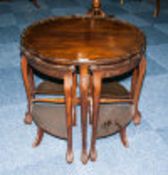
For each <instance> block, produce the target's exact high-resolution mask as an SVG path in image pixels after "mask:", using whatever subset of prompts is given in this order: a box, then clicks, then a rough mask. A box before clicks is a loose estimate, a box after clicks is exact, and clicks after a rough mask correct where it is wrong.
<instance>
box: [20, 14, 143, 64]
mask: <svg viewBox="0 0 168 175" xmlns="http://www.w3.org/2000/svg"><path fill="white" fill-rule="evenodd" d="M144 43H145V38H144V35H143V33H142V32H141V31H140V30H139V29H138V28H136V27H135V26H133V25H130V24H129V23H126V22H122V21H119V20H117V19H113V18H107V17H106V18H87V17H64V18H52V19H48V20H44V21H41V22H38V23H36V24H34V25H31V26H30V27H29V28H28V29H27V30H26V31H25V32H24V34H23V36H22V43H21V45H22V52H23V53H24V54H25V55H26V56H27V57H38V58H40V59H43V60H45V61H47V62H49V63H57V64H86V63H87V64H91V63H95V64H108V63H114V62H116V61H122V60H124V59H128V58H131V57H132V56H134V55H138V54H140V55H141V54H142V53H143V52H144V49H145V48H144V47H143V46H144Z"/></svg>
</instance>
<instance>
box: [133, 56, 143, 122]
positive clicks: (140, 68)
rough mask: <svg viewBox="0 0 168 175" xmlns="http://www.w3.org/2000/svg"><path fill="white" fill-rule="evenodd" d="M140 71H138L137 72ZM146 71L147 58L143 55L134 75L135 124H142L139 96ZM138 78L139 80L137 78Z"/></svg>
mask: <svg viewBox="0 0 168 175" xmlns="http://www.w3.org/2000/svg"><path fill="white" fill-rule="evenodd" d="M136 71H138V72H136ZM145 71H146V58H145V57H144V56H143V58H142V60H141V62H140V64H139V66H138V70H135V72H134V75H133V81H135V82H133V84H134V86H135V87H134V95H133V99H134V105H135V115H134V118H133V122H134V123H135V124H140V122H141V113H140V112H139V110H138V103H139V96H140V91H141V88H142V83H143V79H144V75H145ZM135 79H137V80H135Z"/></svg>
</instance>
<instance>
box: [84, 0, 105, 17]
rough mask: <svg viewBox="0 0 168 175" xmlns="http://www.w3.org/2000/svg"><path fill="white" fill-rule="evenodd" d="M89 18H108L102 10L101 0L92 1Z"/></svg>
mask: <svg viewBox="0 0 168 175" xmlns="http://www.w3.org/2000/svg"><path fill="white" fill-rule="evenodd" d="M87 15H89V16H102V17H104V16H106V14H105V13H104V12H103V11H102V9H101V1H100V0H92V8H91V10H89V12H88V14H87Z"/></svg>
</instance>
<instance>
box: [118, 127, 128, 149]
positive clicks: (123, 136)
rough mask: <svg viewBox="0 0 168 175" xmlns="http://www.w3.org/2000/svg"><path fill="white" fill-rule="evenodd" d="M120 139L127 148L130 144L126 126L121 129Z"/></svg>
mask: <svg viewBox="0 0 168 175" xmlns="http://www.w3.org/2000/svg"><path fill="white" fill-rule="evenodd" d="M120 138H121V142H122V143H123V145H124V146H125V147H126V148H127V147H128V146H129V144H128V138H127V133H126V126H125V127H124V128H121V129H120Z"/></svg>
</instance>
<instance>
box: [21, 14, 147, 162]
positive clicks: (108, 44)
mask: <svg viewBox="0 0 168 175" xmlns="http://www.w3.org/2000/svg"><path fill="white" fill-rule="evenodd" d="M144 52H145V36H144V34H143V32H141V31H140V30H139V29H138V28H137V27H135V26H133V25H131V24H129V23H127V22H123V21H120V20H118V19H115V18H109V17H102V16H97V15H96V16H90V17H86V16H85V17H74V16H71V17H53V18H50V19H46V20H42V21H40V22H37V23H34V24H32V25H31V26H30V27H28V28H27V29H25V30H24V32H23V34H22V36H21V55H22V71H23V75H24V76H23V79H24V82H25V88H26V92H27V97H28V104H29V103H30V102H33V103H35V102H42V103H46V102H47V103H66V106H67V108H66V109H67V111H66V114H67V116H68V118H67V119H68V120H67V131H68V132H67V134H68V150H67V161H68V162H72V160H73V152H72V125H74V124H75V123H76V122H75V120H76V117H75V111H74V109H75V105H77V104H80V105H81V123H82V124H81V126H82V151H81V160H82V162H83V163H84V164H86V163H87V161H88V158H89V154H88V150H87V116H88V110H89V109H91V111H90V113H91V112H93V116H91V118H90V123H91V124H92V127H93V133H92V143H91V151H90V156H91V159H92V160H95V159H96V155H97V154H96V147H95V144H96V135H97V133H96V132H97V131H96V128H97V120H98V116H99V103H122V102H127V103H129V102H133V103H134V102H135V101H136V100H138V98H139V93H137V95H136V96H137V98H136V99H130V98H128V99H125V98H114V97H112V98H106V97H101V93H100V92H101V88H102V87H103V86H102V78H107V77H115V76H120V75H122V74H124V73H126V72H128V71H131V70H133V69H134V68H136V67H138V65H139V64H140V63H141V60H142V57H143V55H144ZM67 65H69V66H67ZM28 66H30V67H33V69H35V70H37V71H39V72H40V73H42V74H44V75H47V76H49V77H53V78H61V79H62V80H64V90H61V91H62V92H64V94H65V99H64V98H60V99H54V98H52V99H48V98H45V99H37V98H33V97H31V93H32V91H33V93H35V91H36V90H35V89H31V83H29V82H28V81H29V79H30V78H29V75H28V73H29V72H28V71H27V69H28ZM67 67H68V68H69V69H68V72H67ZM78 68H79V71H78ZM77 73H79V74H80V83H79V87H80V97H76V86H77V84H76V77H75V74H77ZM68 77H69V78H68ZM137 78H138V77H137ZM142 78H143V77H141V78H140V80H139V82H140V83H139V84H138V86H140V85H141V80H142ZM74 81H75V82H74ZM135 83H138V81H137V79H136V80H135ZM72 85H73V86H72ZM132 87H133V89H134V90H135V91H137V89H138V87H137V86H136V87H134V86H132ZM45 88H46V89H45ZM51 88H52V87H51ZM91 89H93V90H91ZM44 90H46V91H51V89H47V87H46V86H45V84H41V88H39V89H38V91H39V92H40V91H41V92H42V91H44ZM38 91H36V92H38ZM127 96H128V95H127ZM134 100H135V101H134ZM137 105H138V103H137ZM125 132H126V130H125V128H123V130H121V133H120V134H121V138H122V142H123V143H125V145H126V140H125Z"/></svg>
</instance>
